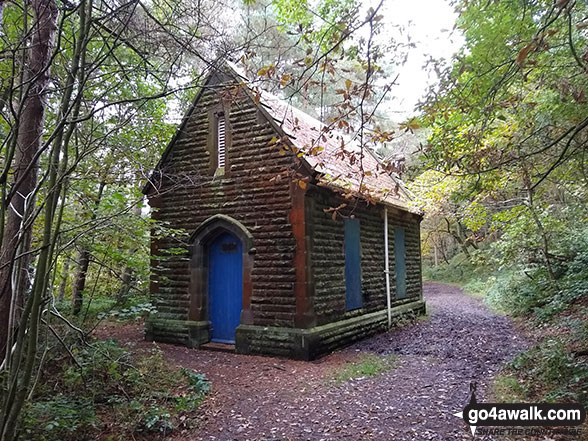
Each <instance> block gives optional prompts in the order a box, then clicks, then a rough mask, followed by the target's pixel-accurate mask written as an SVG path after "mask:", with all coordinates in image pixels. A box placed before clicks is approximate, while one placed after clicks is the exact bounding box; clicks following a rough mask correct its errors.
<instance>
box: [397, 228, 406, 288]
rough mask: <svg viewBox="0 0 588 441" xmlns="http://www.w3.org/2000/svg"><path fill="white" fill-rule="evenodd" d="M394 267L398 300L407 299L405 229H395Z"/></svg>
mask: <svg viewBox="0 0 588 441" xmlns="http://www.w3.org/2000/svg"><path fill="white" fill-rule="evenodd" d="M394 266H395V268H396V298H397V299H404V298H405V297H406V245H405V243H404V228H402V227H396V228H394Z"/></svg>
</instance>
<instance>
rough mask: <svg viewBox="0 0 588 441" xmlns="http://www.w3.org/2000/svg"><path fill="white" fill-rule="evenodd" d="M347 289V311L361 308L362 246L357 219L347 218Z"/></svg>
mask: <svg viewBox="0 0 588 441" xmlns="http://www.w3.org/2000/svg"><path fill="white" fill-rule="evenodd" d="M345 290H346V309H347V311H351V310H352V309H358V308H361V307H362V306H363V299H362V298H361V247H360V243H359V220H357V219H345Z"/></svg>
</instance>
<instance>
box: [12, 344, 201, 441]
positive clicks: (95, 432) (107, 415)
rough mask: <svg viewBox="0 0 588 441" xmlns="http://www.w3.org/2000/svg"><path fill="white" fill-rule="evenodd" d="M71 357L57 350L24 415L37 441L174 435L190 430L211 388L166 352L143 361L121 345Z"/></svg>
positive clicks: (26, 431)
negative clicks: (179, 366) (172, 363)
mask: <svg viewBox="0 0 588 441" xmlns="http://www.w3.org/2000/svg"><path fill="white" fill-rule="evenodd" d="M72 354H73V356H74V357H75V362H74V361H73V360H72V359H71V357H69V356H68V355H67V354H65V353H63V352H61V351H55V352H53V354H52V355H51V358H50V360H48V363H51V366H52V368H51V372H50V373H49V372H46V373H43V375H42V377H41V379H40V380H41V384H40V387H39V388H38V389H37V391H36V394H35V399H34V401H33V402H32V403H31V404H30V405H28V406H27V408H26V409H25V413H24V415H23V417H22V425H21V426H22V435H23V437H24V438H25V439H35V440H47V441H51V440H84V439H87V440H91V439H97V438H98V437H101V438H108V439H112V440H115V439H121V440H122V439H128V437H131V436H133V434H141V433H145V434H150V435H149V436H150V437H160V438H161V437H166V436H167V435H169V434H170V433H171V432H172V431H173V430H175V429H177V428H181V427H186V425H187V424H189V422H188V421H189V420H190V418H187V417H188V416H193V415H194V413H195V412H196V411H197V408H198V405H199V404H200V402H201V401H202V399H203V397H204V396H205V395H206V394H207V393H208V392H209V391H210V383H209V382H208V380H206V377H205V376H204V375H202V374H197V373H194V372H192V371H190V370H188V369H181V370H177V369H175V368H172V367H170V366H168V365H167V364H166V362H165V361H164V359H163V354H162V352H161V351H160V350H158V349H152V350H151V351H148V352H147V353H144V354H140V355H137V356H133V355H131V353H130V352H129V351H128V350H126V349H123V348H122V347H120V346H118V345H117V344H116V343H115V342H114V341H111V340H106V341H96V342H94V343H92V344H91V345H89V346H84V345H82V346H76V347H75V348H74V349H73V350H72Z"/></svg>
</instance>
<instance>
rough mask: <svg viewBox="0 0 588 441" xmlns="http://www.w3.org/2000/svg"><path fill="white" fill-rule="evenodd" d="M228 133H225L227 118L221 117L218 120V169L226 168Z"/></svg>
mask: <svg viewBox="0 0 588 441" xmlns="http://www.w3.org/2000/svg"><path fill="white" fill-rule="evenodd" d="M225 135H226V131H225V116H224V115H222V114H221V115H219V116H218V119H217V134H216V136H217V138H216V139H217V151H218V159H217V167H218V168H223V167H224V166H225V159H226V136H225Z"/></svg>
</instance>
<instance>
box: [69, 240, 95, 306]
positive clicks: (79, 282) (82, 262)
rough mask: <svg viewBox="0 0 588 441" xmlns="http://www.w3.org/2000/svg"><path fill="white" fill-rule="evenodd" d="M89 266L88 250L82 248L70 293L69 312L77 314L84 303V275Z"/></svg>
mask: <svg viewBox="0 0 588 441" xmlns="http://www.w3.org/2000/svg"><path fill="white" fill-rule="evenodd" d="M89 266H90V251H89V250H88V249H87V248H83V249H82V250H81V251H80V253H79V254H78V272H77V274H76V278H75V281H74V286H73V290H72V294H71V312H72V314H73V315H78V314H79V313H80V311H81V310H82V305H83V303H84V289H85V288H86V275H87V274H88V267H89Z"/></svg>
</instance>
